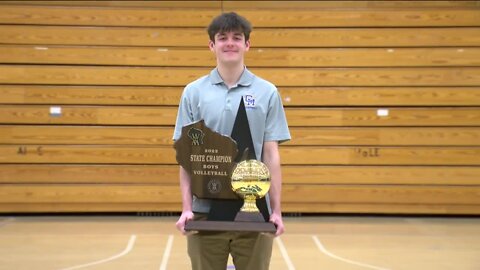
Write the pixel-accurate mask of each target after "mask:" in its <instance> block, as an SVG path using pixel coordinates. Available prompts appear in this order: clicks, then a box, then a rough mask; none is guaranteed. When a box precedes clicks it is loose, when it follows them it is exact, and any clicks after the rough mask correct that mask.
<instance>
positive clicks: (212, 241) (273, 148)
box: [173, 12, 290, 270]
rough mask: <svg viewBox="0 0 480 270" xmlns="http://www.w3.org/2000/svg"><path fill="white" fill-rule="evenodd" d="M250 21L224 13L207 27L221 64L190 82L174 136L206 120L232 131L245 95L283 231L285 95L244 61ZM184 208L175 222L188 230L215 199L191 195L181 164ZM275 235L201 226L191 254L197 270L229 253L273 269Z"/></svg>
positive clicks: (208, 269)
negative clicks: (281, 148)
mask: <svg viewBox="0 0 480 270" xmlns="http://www.w3.org/2000/svg"><path fill="white" fill-rule="evenodd" d="M251 30H252V29H251V26H250V23H249V22H248V21H247V20H246V19H245V18H243V17H241V16H239V15H238V14H236V13H234V12H231V13H223V14H221V15H220V16H218V17H216V18H215V19H214V20H213V21H212V23H211V24H210V26H209V27H208V34H209V37H210V41H209V48H210V50H211V51H212V52H213V53H214V54H215V56H216V59H217V66H216V68H215V69H213V70H212V71H211V72H210V74H209V75H207V76H204V77H202V78H200V79H198V80H196V81H194V82H192V83H190V84H188V85H187V86H186V87H185V90H184V92H183V95H182V98H181V100H180V106H179V110H178V115H177V122H176V126H175V133H174V136H173V138H174V140H178V139H179V138H180V135H181V131H182V127H183V126H185V125H188V124H191V123H193V122H196V121H199V120H202V119H203V120H204V121H205V124H206V126H207V127H209V128H210V129H212V130H214V131H216V132H218V133H221V134H223V135H228V136H230V135H231V132H232V129H233V124H234V122H235V117H236V114H237V110H238V106H239V102H240V100H241V99H242V98H243V99H244V104H245V108H246V112H247V117H248V121H249V126H250V130H251V135H252V139H253V144H254V148H255V149H254V150H255V153H256V157H257V159H258V160H261V161H262V162H263V163H265V164H266V165H267V167H268V168H269V171H270V174H271V187H270V190H269V194H268V198H267V203H268V204H269V210H270V211H269V212H270V222H272V223H274V224H275V225H276V227H277V231H276V233H275V235H276V236H279V235H281V234H282V233H283V231H284V225H283V221H282V212H281V206H280V193H281V184H282V176H281V171H280V155H279V151H278V144H279V143H280V142H283V141H287V140H289V139H290V133H289V130H288V126H287V121H286V118H285V112H284V110H283V106H282V102H281V98H280V95H279V93H278V91H277V89H276V87H275V86H274V85H273V84H271V83H269V82H267V81H265V80H263V79H261V78H259V77H257V76H255V75H254V74H253V73H251V72H250V71H249V70H248V69H247V68H246V67H245V65H244V54H245V53H246V52H247V51H248V50H249V48H250V41H249V37H250V32H251ZM180 188H181V191H182V203H183V209H182V214H181V216H180V218H179V219H178V221H177V223H176V226H177V228H178V230H180V231H181V232H182V233H184V234H186V232H185V230H184V227H185V223H186V222H187V221H188V220H191V219H194V218H195V219H196V220H198V219H205V218H206V214H207V213H208V212H209V210H210V205H211V201H210V200H206V199H200V198H196V197H195V196H192V192H191V185H190V176H189V175H188V173H187V172H186V171H185V170H184V169H183V168H182V167H180ZM272 236H273V235H268V234H263V233H251V232H247V233H240V232H210V233H207V232H200V233H197V234H190V235H187V242H188V254H189V256H190V259H191V262H192V268H193V269H195V270H217V269H218V270H225V269H226V266H227V260H228V256H229V254H231V255H232V258H233V261H234V264H235V267H236V269H237V270H251V269H255V270H262V269H268V267H269V263H270V257H271V252H272V243H273V237H272Z"/></svg>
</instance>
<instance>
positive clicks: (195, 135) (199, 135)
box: [188, 128, 205, 145]
mask: <svg viewBox="0 0 480 270" xmlns="http://www.w3.org/2000/svg"><path fill="white" fill-rule="evenodd" d="M203 136H205V134H203V131H201V130H200V129H196V128H191V129H189V130H188V137H189V138H190V139H191V140H192V145H202V144H203Z"/></svg>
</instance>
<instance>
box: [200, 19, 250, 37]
mask: <svg viewBox="0 0 480 270" xmlns="http://www.w3.org/2000/svg"><path fill="white" fill-rule="evenodd" d="M236 31H238V32H241V33H243V35H244V36H245V41H248V39H249V38H250V32H252V25H251V24H250V22H249V21H248V20H247V19H245V18H244V17H242V16H240V15H238V14H237V13H235V12H230V13H222V14H221V15H219V16H217V17H216V18H214V19H213V20H212V22H211V23H210V25H209V26H208V29H207V32H208V36H209V37H210V40H211V41H213V42H215V35H216V34H218V33H226V32H236Z"/></svg>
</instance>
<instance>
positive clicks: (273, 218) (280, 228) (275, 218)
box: [270, 213, 285, 236]
mask: <svg viewBox="0 0 480 270" xmlns="http://www.w3.org/2000/svg"><path fill="white" fill-rule="evenodd" d="M270 222H272V223H273V224H275V226H277V231H276V232H275V236H280V235H281V234H283V232H284V231H285V226H284V225H283V220H282V216H281V215H278V214H275V213H273V214H271V215H270Z"/></svg>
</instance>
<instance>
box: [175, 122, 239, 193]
mask: <svg viewBox="0 0 480 270" xmlns="http://www.w3.org/2000/svg"><path fill="white" fill-rule="evenodd" d="M174 147H175V149H176V152H177V156H176V158H177V162H178V163H179V164H180V165H181V166H182V167H183V168H184V169H185V170H186V171H187V172H188V173H189V175H190V178H191V181H192V182H191V183H192V186H191V188H192V193H193V194H195V196H197V197H199V198H208V199H237V198H238V197H237V196H236V195H235V193H234V192H233V191H232V189H231V187H230V175H231V173H232V170H233V167H234V165H235V164H234V163H233V161H234V159H235V157H236V156H237V153H238V149H237V144H236V143H235V141H234V140H232V139H231V138H230V137H228V136H224V135H221V134H219V133H217V132H214V131H212V130H211V129H209V128H208V127H207V126H206V125H205V122H204V121H203V120H201V121H199V122H195V123H193V124H190V125H187V126H185V127H183V128H182V136H181V137H180V139H179V140H177V141H176V142H175V144H174Z"/></svg>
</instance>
